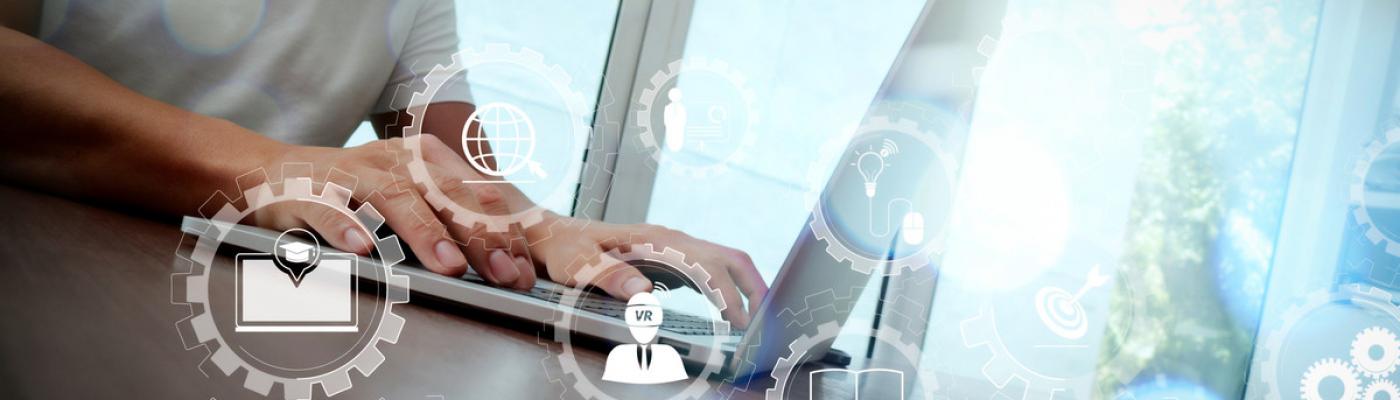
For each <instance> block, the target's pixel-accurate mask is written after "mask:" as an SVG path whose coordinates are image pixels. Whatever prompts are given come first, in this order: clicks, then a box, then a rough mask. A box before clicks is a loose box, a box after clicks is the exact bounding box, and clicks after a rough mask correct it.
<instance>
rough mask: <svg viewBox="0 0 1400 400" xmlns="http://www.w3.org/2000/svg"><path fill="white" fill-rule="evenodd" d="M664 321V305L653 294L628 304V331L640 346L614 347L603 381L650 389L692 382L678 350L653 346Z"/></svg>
mask: <svg viewBox="0 0 1400 400" xmlns="http://www.w3.org/2000/svg"><path fill="white" fill-rule="evenodd" d="M663 317H664V315H663V314H662V311H661V302H659V301H657V299H656V296H655V295H653V294H651V292H642V293H637V294H636V295H634V296H632V299H631V300H628V301H627V310H626V320H627V327H628V328H629V329H630V330H631V332H632V338H633V339H637V343H638V344H620V345H617V347H613V349H612V351H611V352H609V353H608V362H607V364H606V365H605V366H604V367H603V380H605V381H609V382H619V383H631V384H639V385H646V384H654V383H666V382H675V381H679V380H682V379H689V378H690V376H688V375H686V373H685V365H684V364H682V362H681V355H680V353H677V352H676V349H675V348H673V347H671V346H669V345H664V344H660V343H651V341H652V340H655V339H656V332H657V329H658V328H660V326H661V321H662V318H663Z"/></svg>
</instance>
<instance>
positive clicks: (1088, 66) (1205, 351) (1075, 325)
mask: <svg viewBox="0 0 1400 400" xmlns="http://www.w3.org/2000/svg"><path fill="white" fill-rule="evenodd" d="M1320 9H1321V7H1320V2H1319V1H1302V2H1289V3H1287V4H1280V3H1276V2H1272V1H1241V2H1146V1H1143V2H1138V1H1092V0H1090V1H1078V2H1069V3H1064V2H1054V3H1051V2H1034V1H1010V2H1009V3H1008V7H1007V11H1006V16H1005V19H1004V25H1003V30H1002V32H1000V34H999V35H996V38H995V39H994V40H993V41H992V42H991V44H992V45H994V47H995V51H994V52H993V53H992V56H991V57H990V58H989V60H988V65H987V68H986V70H985V72H984V74H983V75H982V78H981V81H980V87H979V91H978V95H977V102H976V108H975V111H974V112H973V113H972V120H971V126H970V133H969V138H968V142H967V145H966V150H965V152H964V158H963V164H962V175H961V182H962V186H960V187H959V189H958V193H957V195H956V197H957V200H956V201H955V202H956V203H957V205H956V206H955V215H956V216H955V221H954V224H953V225H952V226H951V227H950V229H951V232H950V234H949V243H948V246H947V247H948V252H947V254H946V257H945V258H944V260H943V261H944V265H943V270H942V272H943V279H942V280H941V281H940V282H939V288H938V293H937V298H936V299H935V303H934V310H933V317H932V319H933V322H932V323H931V324H930V327H931V328H933V329H930V334H929V337H928V340H927V341H926V348H936V349H938V350H937V351H935V352H933V354H934V355H932V356H930V357H929V362H930V363H931V364H934V365H938V370H939V371H940V372H941V374H940V377H941V378H943V379H942V380H941V381H942V382H948V383H947V384H948V385H949V387H950V389H949V390H950V391H951V392H953V393H966V394H986V393H996V392H999V393H1002V394H1005V395H1008V396H1010V397H1012V398H1020V397H1022V396H1023V395H1024V394H1026V393H1030V396H1033V397H1045V396H1051V395H1054V394H1055V393H1064V394H1070V393H1073V394H1072V395H1070V396H1069V397H1081V398H1087V397H1093V398H1122V397H1121V396H1129V397H1130V398H1171V397H1179V398H1205V399H1211V398H1239V397H1240V396H1242V395H1243V393H1244V385H1245V381H1246V376H1245V374H1246V373H1247V371H1248V370H1249V362H1250V359H1251V354H1252V350H1253V345H1254V333H1255V330H1256V328H1257V327H1258V324H1259V318H1260V312H1261V307H1262V302H1263V299H1264V293H1265V286H1266V283H1267V281H1268V276H1269V275H1268V274H1269V267H1270V263H1271V257H1272V256H1273V252H1274V243H1275V241H1276V240H1277V237H1278V233H1279V227H1280V220H1281V216H1282V210H1283V205H1284V195H1285V193H1286V189H1287V183H1288V178H1289V172H1290V167H1291V165H1292V160H1293V154H1294V144H1295V141H1296V139H1297V135H1298V122H1299V116H1300V115H1301V111H1302V104H1303V103H1302V99H1303V95H1304V89H1305V86H1306V83H1307V73H1308V71H1309V69H1308V67H1309V63H1310V62H1311V56H1312V50H1313V46H1314V42H1315V35H1316V29H1317V21H1318V17H1319V12H1320ZM957 218H961V221H962V223H959V222H958V221H959V220H958V219H957ZM939 327H942V328H941V329H940V328H939ZM947 327H958V329H947ZM1062 395H1063V394H1062Z"/></svg>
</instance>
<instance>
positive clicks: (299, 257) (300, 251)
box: [278, 242, 316, 263]
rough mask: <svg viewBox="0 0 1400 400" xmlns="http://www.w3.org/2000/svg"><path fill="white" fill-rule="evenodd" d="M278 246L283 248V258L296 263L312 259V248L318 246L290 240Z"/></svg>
mask: <svg viewBox="0 0 1400 400" xmlns="http://www.w3.org/2000/svg"><path fill="white" fill-rule="evenodd" d="M278 247H281V248H282V257H283V258H286V259H287V261H291V262H295V263H301V262H306V261H307V260H310V259H311V249H314V248H316V246H312V245H309V244H306V243H302V242H290V243H287V244H284V245H281V246H278Z"/></svg>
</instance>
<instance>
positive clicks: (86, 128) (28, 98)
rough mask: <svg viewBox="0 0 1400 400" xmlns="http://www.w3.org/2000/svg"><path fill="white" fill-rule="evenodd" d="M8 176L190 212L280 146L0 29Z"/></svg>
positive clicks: (0, 110) (0, 102)
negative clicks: (137, 89) (135, 88)
mask: <svg viewBox="0 0 1400 400" xmlns="http://www.w3.org/2000/svg"><path fill="white" fill-rule="evenodd" d="M0 52H3V53H4V54H6V57H5V58H4V60H0V119H3V120H4V121H5V123H4V125H5V128H4V131H5V133H6V135H7V136H8V137H9V140H7V143H6V145H5V146H0V171H2V172H0V177H3V179H4V180H5V181H6V182H9V183H12V184H19V185H24V186H29V187H33V188H38V189H41V190H45V191H50V192H56V193H61V194H64V195H68V196H74V197H82V198H89V199H96V200H99V201H104V202H114V203H121V204H125V205H129V206H136V207H140V208H144V209H148V210H151V211H155V212H161V213H187V212H190V211H193V210H194V209H195V208H196V207H198V206H199V205H200V204H201V203H203V201H204V200H205V199H206V198H207V197H208V196H209V194H210V193H211V192H212V191H214V190H220V189H230V188H231V185H232V182H233V179H234V178H236V177H237V176H238V175H239V174H242V173H244V172H247V171H249V170H251V169H254V168H256V167H258V166H261V165H264V163H266V162H267V160H268V157H270V156H272V155H273V154H275V153H276V152H277V149H278V148H280V147H282V146H285V145H282V144H280V143H278V142H276V141H274V140H272V139H268V138H265V137H263V136H261V135H258V134H256V133H253V132H250V131H247V130H245V129H242V128H239V127H237V126H236V125H234V124H232V123H229V122H227V121H223V120H219V119H216V118H210V117H206V116H202V115H199V114H196V113H192V112H189V111H185V110H182V109H180V108H178V107H174V106H171V105H168V104H164V103H161V102H159V101H156V100H154V99H151V98H148V97H145V96H143V95H141V94H139V93H136V92H134V91H132V90H130V89H127V88H125V87H123V86H121V85H120V84H118V83H117V82H115V81H113V80H111V79H109V78H107V77H106V76H105V75H103V74H102V73H100V72H98V71H97V70H95V69H93V68H92V67H89V66H88V65H86V64H84V63H82V62H81V61H79V60H78V59H76V58H73V57H72V56H69V55H68V54H65V53H63V52H62V51H60V50H58V49H56V48H53V47H52V46H49V45H48V44H45V43H43V42H41V41H39V40H36V39H34V38H32V37H29V36H28V35H25V34H23V33H20V32H17V31H14V30H11V29H7V28H0Z"/></svg>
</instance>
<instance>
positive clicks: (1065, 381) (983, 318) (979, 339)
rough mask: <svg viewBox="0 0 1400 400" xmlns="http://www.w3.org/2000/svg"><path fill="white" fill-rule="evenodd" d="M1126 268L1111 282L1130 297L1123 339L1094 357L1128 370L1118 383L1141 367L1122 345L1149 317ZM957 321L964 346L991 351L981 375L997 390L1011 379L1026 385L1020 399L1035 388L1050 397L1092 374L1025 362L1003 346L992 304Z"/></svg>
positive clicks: (1140, 289) (1129, 379)
mask: <svg viewBox="0 0 1400 400" xmlns="http://www.w3.org/2000/svg"><path fill="white" fill-rule="evenodd" d="M1128 272H1130V271H1126V270H1125V269H1124V267H1122V266H1120V267H1119V268H1118V269H1117V270H1116V271H1115V275H1116V277H1115V282H1116V283H1117V284H1118V285H1120V286H1118V287H1115V288H1114V290H1115V291H1125V292H1127V295H1126V297H1127V298H1128V299H1131V307H1132V311H1131V312H1132V316H1131V317H1130V318H1129V322H1128V324H1129V325H1128V329H1127V330H1126V332H1125V333H1122V334H1120V335H1119V336H1120V337H1123V338H1126V340H1125V341H1124V342H1122V343H1118V346H1120V347H1119V348H1118V349H1116V350H1115V352H1114V353H1113V354H1111V355H1109V356H1108V357H1107V359H1099V360H1098V361H1097V364H1098V365H1100V366H1102V365H1112V366H1113V367H1112V368H1111V369H1113V370H1115V371H1120V372H1129V373H1124V374H1122V375H1121V376H1120V377H1119V379H1118V383H1119V385H1120V386H1123V385H1128V384H1130V383H1132V380H1133V379H1134V378H1135V377H1136V375H1137V372H1139V371H1141V369H1142V368H1143V367H1142V366H1141V365H1136V363H1134V362H1133V360H1132V359H1130V358H1128V355H1129V354H1130V352H1128V351H1126V350H1125V349H1124V348H1122V347H1123V346H1126V345H1128V344H1131V343H1133V338H1134V337H1136V335H1134V333H1135V332H1137V330H1139V329H1144V328H1146V327H1148V326H1149V324H1150V323H1151V320H1152V319H1151V318H1150V317H1149V316H1148V315H1147V314H1146V313H1144V312H1143V310H1145V309H1146V308H1147V305H1146V304H1144V301H1145V299H1144V298H1143V297H1142V294H1144V293H1146V291H1144V290H1143V283H1142V282H1139V281H1138V279H1140V278H1139V276H1138V274H1132V273H1128ZM959 325H960V326H959V331H960V332H959V333H960V334H961V336H962V338H963V345H964V346H966V347H968V348H974V347H986V348H987V349H988V350H990V351H991V356H990V358H988V360H987V361H986V363H985V364H983V366H982V369H981V371H982V374H983V377H985V378H987V380H988V381H989V382H991V383H992V384H993V386H995V387H996V388H997V389H998V390H1000V389H1005V388H1006V387H1007V386H1008V385H1009V384H1010V383H1011V382H1012V381H1020V382H1023V383H1024V385H1025V388H1026V389H1025V393H1024V394H1023V395H1022V397H1021V398H1022V399H1028V398H1031V395H1032V393H1036V390H1042V391H1043V390H1045V389H1048V391H1046V392H1045V393H1049V394H1050V395H1051V396H1052V397H1053V396H1054V393H1056V392H1068V391H1070V390H1069V387H1071V386H1072V383H1073V382H1074V381H1075V380H1077V379H1081V378H1085V377H1088V376H1094V375H1095V374H1096V371H1094V370H1090V371H1086V372H1084V373H1083V374H1076V375H1073V376H1063V377H1061V376H1050V375H1046V374H1044V373H1042V372H1040V371H1036V370H1035V369H1034V368H1031V367H1030V366H1027V365H1025V364H1024V363H1022V362H1021V361H1020V360H1019V359H1017V358H1016V356H1015V355H1014V354H1012V352H1011V350H1010V349H1009V348H1007V347H1006V343H1005V342H1004V341H1003V339H1002V337H1001V332H1000V331H999V330H998V328H997V325H996V314H995V307H992V306H986V307H984V308H983V309H982V310H980V311H979V312H978V315H977V316H974V317H972V318H968V319H965V320H963V321H962V322H961V323H960V324H959ZM1105 329H1107V328H1105ZM974 332H975V333H974ZM1095 369H1097V368H1095ZM1121 389H1122V388H1121V387H1120V388H1115V390H1119V391H1121Z"/></svg>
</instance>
